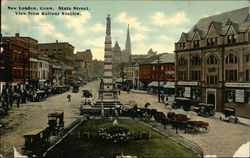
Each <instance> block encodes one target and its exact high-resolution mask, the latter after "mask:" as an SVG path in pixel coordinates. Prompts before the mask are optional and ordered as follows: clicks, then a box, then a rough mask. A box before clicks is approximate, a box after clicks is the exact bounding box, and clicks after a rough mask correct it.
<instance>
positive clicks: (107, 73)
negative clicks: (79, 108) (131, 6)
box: [95, 15, 121, 107]
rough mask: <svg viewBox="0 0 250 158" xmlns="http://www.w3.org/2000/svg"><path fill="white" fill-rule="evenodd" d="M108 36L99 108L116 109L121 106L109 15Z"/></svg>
mask: <svg viewBox="0 0 250 158" xmlns="http://www.w3.org/2000/svg"><path fill="white" fill-rule="evenodd" d="M106 20H107V25H106V36H105V42H104V74H103V79H102V80H101V82H100V88H99V91H98V100H97V101H96V104H95V105H97V106H101V105H103V106H104V107H114V106H115V105H117V104H121V103H120V101H119V100H118V95H117V94H118V89H117V87H116V84H115V82H114V80H113V69H112V40H111V18H110V16H109V15H108V17H107V18H106Z"/></svg>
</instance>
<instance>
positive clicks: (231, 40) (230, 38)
mask: <svg viewBox="0 0 250 158" xmlns="http://www.w3.org/2000/svg"><path fill="white" fill-rule="evenodd" d="M227 43H228V44H233V43H236V34H234V35H228V36H227Z"/></svg>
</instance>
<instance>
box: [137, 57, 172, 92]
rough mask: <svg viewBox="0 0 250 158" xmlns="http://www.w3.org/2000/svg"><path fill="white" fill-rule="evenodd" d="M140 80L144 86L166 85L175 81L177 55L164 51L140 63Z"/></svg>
mask: <svg viewBox="0 0 250 158" xmlns="http://www.w3.org/2000/svg"><path fill="white" fill-rule="evenodd" d="M139 80H140V83H141V85H142V87H143V88H144V89H145V88H148V87H157V88H158V81H159V82H160V87H162V88H163V87H164V86H165V84H167V82H174V81H175V55H174V54H173V53H163V54H158V55H152V56H150V57H148V58H147V59H145V60H144V61H143V62H142V63H140V64H139Z"/></svg>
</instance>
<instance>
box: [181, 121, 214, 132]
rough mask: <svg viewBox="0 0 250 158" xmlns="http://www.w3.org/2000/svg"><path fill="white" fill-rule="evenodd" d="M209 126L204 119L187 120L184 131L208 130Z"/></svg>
mask: <svg viewBox="0 0 250 158" xmlns="http://www.w3.org/2000/svg"><path fill="white" fill-rule="evenodd" d="M209 129H210V126H209V123H207V122H204V121H187V126H186V130H185V133H186V132H187V131H193V132H194V131H198V130H199V131H202V132H209Z"/></svg>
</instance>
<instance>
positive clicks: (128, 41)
mask: <svg viewBox="0 0 250 158" xmlns="http://www.w3.org/2000/svg"><path fill="white" fill-rule="evenodd" d="M125 50H126V53H127V54H128V55H131V42H130V34H129V24H128V30H127V38H126V45H125Z"/></svg>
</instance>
